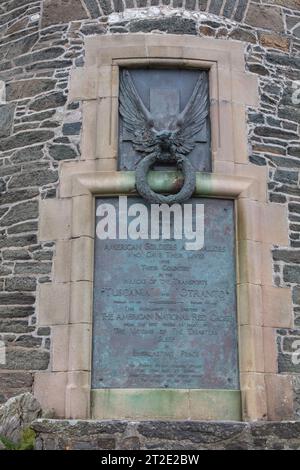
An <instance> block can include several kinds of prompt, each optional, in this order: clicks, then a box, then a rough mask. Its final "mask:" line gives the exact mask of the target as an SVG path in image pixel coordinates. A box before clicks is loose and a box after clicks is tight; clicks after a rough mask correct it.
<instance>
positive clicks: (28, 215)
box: [1, 201, 39, 226]
mask: <svg viewBox="0 0 300 470" xmlns="http://www.w3.org/2000/svg"><path fill="white" fill-rule="evenodd" d="M38 206H39V203H38V201H28V202H24V203H21V204H17V205H16V206H13V207H12V208H11V209H10V210H9V211H8V213H7V214H5V216H4V217H2V219H1V224H2V226H8V225H12V224H16V223H18V222H23V221H25V220H29V219H36V218H37V217H38Z"/></svg>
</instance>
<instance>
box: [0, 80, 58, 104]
mask: <svg viewBox="0 0 300 470" xmlns="http://www.w3.org/2000/svg"><path fill="white" fill-rule="evenodd" d="M55 83H56V82H55V80H49V79H42V78H41V79H37V80H19V81H16V82H11V83H8V84H7V87H6V98H7V100H8V101H14V100H19V99H23V98H29V97H31V96H36V95H39V94H40V93H44V92H47V91H50V90H53V88H54V87H55Z"/></svg>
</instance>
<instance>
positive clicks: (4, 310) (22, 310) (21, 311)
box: [0, 305, 34, 318]
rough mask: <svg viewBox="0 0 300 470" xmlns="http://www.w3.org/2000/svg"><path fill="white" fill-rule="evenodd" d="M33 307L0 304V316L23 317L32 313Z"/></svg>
mask: <svg viewBox="0 0 300 470" xmlns="http://www.w3.org/2000/svg"><path fill="white" fill-rule="evenodd" d="M33 313H34V308H33V307H30V306H26V307H19V306H18V307H12V306H8V305H5V306H0V317H1V318H23V317H29V316H30V315H33Z"/></svg>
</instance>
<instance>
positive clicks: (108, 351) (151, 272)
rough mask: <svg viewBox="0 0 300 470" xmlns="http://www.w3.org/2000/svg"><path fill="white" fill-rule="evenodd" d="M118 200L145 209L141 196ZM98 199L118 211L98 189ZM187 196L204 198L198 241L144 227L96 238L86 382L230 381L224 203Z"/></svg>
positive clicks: (187, 384) (230, 299)
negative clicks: (124, 235) (143, 231)
mask: <svg viewBox="0 0 300 470" xmlns="http://www.w3.org/2000/svg"><path fill="white" fill-rule="evenodd" d="M127 201H128V207H130V206H131V205H132V204H136V203H140V204H144V205H145V206H146V207H148V208H149V206H148V204H147V203H145V201H143V200H142V199H141V198H136V197H134V198H128V199H127ZM105 203H106V204H110V205H112V206H113V207H114V208H115V209H116V213H118V209H119V198H98V199H97V200H96V208H97V209H98V208H99V206H100V205H101V204H105ZM188 203H191V204H192V205H193V211H194V208H195V207H196V204H202V205H204V222H205V223H204V227H205V232H204V246H203V248H202V249H199V250H194V251H189V250H187V249H186V246H185V242H186V240H184V238H183V239H182V240H178V239H174V238H171V239H169V240H167V239H165V240H163V239H161V238H160V239H156V240H154V239H151V238H150V233H149V239H148V240H147V239H138V240H132V239H115V240H111V239H107V240H100V239H99V238H97V237H96V243H95V277H94V323H93V370H92V387H93V388H94V389H97V388H200V389H238V388H239V381H238V353H237V351H238V348H237V320H236V274H235V272H236V268H235V230H234V203H233V201H230V200H220V199H204V198H193V199H192V200H190V201H188ZM98 213H99V212H98ZM193 214H194V212H193ZM123 215H124V214H123ZM100 219H101V218H99V217H96V222H97V223H98V222H99V220H100ZM128 221H130V216H128ZM193 222H195V220H194V221H193Z"/></svg>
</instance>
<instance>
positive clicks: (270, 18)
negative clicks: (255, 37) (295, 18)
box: [246, 3, 284, 32]
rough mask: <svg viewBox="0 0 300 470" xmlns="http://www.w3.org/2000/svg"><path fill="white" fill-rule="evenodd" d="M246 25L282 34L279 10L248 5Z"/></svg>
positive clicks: (281, 17)
mask: <svg viewBox="0 0 300 470" xmlns="http://www.w3.org/2000/svg"><path fill="white" fill-rule="evenodd" d="M246 23H248V24H250V25H251V26H255V27H256V28H263V29H271V30H273V31H277V32H284V23H283V16H282V13H281V10H280V8H276V7H274V6H265V5H264V6H263V5H259V4H257V3H250V6H249V9H248V13H247V16H246Z"/></svg>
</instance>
